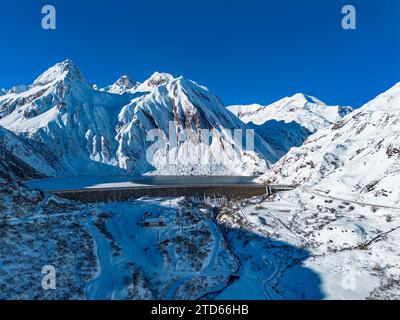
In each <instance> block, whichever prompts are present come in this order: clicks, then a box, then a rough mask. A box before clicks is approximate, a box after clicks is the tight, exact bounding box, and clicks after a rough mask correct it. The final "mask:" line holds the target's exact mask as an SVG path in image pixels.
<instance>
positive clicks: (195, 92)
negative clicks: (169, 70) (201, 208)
mask: <svg viewBox="0 0 400 320" xmlns="http://www.w3.org/2000/svg"><path fill="white" fill-rule="evenodd" d="M136 90H137V92H145V93H146V94H144V95H142V96H140V97H138V98H135V99H133V100H132V102H131V103H130V104H129V105H127V106H125V107H124V108H123V109H122V110H121V112H120V114H119V116H118V119H119V133H118V135H117V139H118V142H119V149H118V154H119V159H120V166H121V167H123V168H130V167H132V166H136V167H137V166H138V165H140V164H143V163H145V161H144V158H145V150H147V147H148V145H149V143H148V142H146V141H145V133H147V132H149V130H151V129H160V130H161V131H162V132H163V134H165V136H166V137H168V138H170V139H177V140H179V139H181V138H182V137H185V134H186V137H187V138H186V139H185V141H183V142H180V143H179V144H178V146H177V147H173V146H172V145H168V142H167V143H165V146H164V147H163V148H160V150H159V151H158V152H156V154H155V155H154V160H153V161H152V165H153V166H154V167H155V168H156V169H157V171H156V172H157V173H159V174H246V175H247V174H252V173H255V172H260V170H263V168H265V167H266V165H267V162H266V161H264V160H263V159H262V158H261V157H260V156H259V155H262V156H263V157H264V159H266V160H267V161H270V162H273V161H274V160H275V159H276V155H275V154H274V151H273V150H272V149H270V148H269V147H268V145H267V144H265V142H264V141H262V139H260V138H259V137H256V139H255V143H256V153H255V152H251V151H250V152H249V151H246V150H245V146H246V144H245V141H244V139H243V147H240V146H238V145H237V144H236V147H237V148H233V147H232V144H233V142H234V141H233V138H232V137H229V134H228V135H226V134H224V129H229V130H228V131H231V129H232V130H233V129H245V124H244V123H243V122H242V121H240V120H239V119H238V118H236V117H235V116H234V115H233V114H231V113H230V112H229V111H228V110H226V108H225V107H224V106H223V105H222V103H221V102H220V101H219V99H218V98H217V97H216V96H215V95H213V94H212V93H211V92H210V91H209V90H208V89H207V88H205V87H203V86H200V85H198V84H196V83H195V82H193V81H191V80H188V79H186V78H184V77H178V78H175V77H173V76H172V75H170V74H166V73H154V74H153V75H152V76H151V77H150V78H149V79H148V80H146V81H145V82H144V83H143V84H141V85H139V86H138V87H137V89H136ZM205 129H207V130H211V133H212V134H211V136H210V137H209V138H208V139H209V141H208V144H207V143H204V142H206V140H204V139H207V138H205V136H203V134H202V132H203V131H202V130H205ZM184 130H186V133H185V132H184ZM225 133H227V132H226V131H225ZM244 133H245V132H244V131H243V134H244ZM200 142H201V143H202V144H201V145H200V148H198V147H197V146H196V144H198V143H200ZM140 143H141V145H142V147H141V148H136V149H135V151H136V153H135V154H130V151H131V150H132V147H133V144H134V145H136V146H137V145H138V144H140ZM167 150H168V151H169V154H166V151H167ZM199 160H200V162H199ZM144 169H145V168H144Z"/></svg>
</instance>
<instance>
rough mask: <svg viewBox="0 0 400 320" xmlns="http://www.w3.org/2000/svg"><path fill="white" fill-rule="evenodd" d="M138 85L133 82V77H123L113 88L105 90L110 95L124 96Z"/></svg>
mask: <svg viewBox="0 0 400 320" xmlns="http://www.w3.org/2000/svg"><path fill="white" fill-rule="evenodd" d="M138 84H139V83H138V82H134V81H133V80H132V77H130V76H128V75H122V76H120V77H119V78H118V80H117V81H115V82H114V83H113V84H112V85H111V86H109V87H107V88H105V90H106V91H108V92H110V93H117V94H123V93H125V92H127V91H129V90H131V89H133V88H135V87H136V86H137V85H138Z"/></svg>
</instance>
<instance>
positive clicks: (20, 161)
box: [0, 126, 53, 179]
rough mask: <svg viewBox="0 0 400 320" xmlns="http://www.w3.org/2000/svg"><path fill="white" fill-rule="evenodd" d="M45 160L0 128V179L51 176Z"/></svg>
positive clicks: (26, 143)
mask: <svg viewBox="0 0 400 320" xmlns="http://www.w3.org/2000/svg"><path fill="white" fill-rule="evenodd" d="M52 173H53V171H52V169H51V167H50V166H49V165H48V164H47V162H46V160H45V159H44V158H43V157H42V156H41V155H38V154H36V152H35V151H34V149H33V147H32V146H31V145H30V143H29V142H28V141H26V140H24V139H22V138H20V137H18V136H16V135H14V134H13V133H12V132H10V131H8V130H6V129H4V128H2V127H1V126H0V177H1V178H3V179H38V178H43V177H46V174H50V175H51V174H52Z"/></svg>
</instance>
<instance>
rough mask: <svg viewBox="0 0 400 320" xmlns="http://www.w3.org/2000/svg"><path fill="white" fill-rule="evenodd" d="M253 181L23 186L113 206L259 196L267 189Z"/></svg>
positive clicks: (72, 180) (86, 180)
mask: <svg viewBox="0 0 400 320" xmlns="http://www.w3.org/2000/svg"><path fill="white" fill-rule="evenodd" d="M255 178H256V177H239V176H115V177H68V178H51V179H44V180H35V181H29V182H27V183H26V185H27V186H28V187H30V188H34V189H39V190H42V191H45V192H47V193H51V194H54V195H56V196H58V197H60V198H64V199H69V200H76V201H81V202H84V203H97V202H117V201H127V200H134V199H138V198H142V197H181V196H187V197H223V198H226V199H227V200H236V199H246V198H251V197H254V196H262V195H266V194H267V193H269V192H271V190H272V189H271V188H267V187H266V186H263V185H260V184H257V183H255V182H254V181H253V180H254V179H255Z"/></svg>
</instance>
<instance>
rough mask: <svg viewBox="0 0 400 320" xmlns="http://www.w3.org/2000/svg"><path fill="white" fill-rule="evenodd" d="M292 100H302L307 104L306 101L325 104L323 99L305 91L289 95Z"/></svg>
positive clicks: (301, 101)
mask: <svg viewBox="0 0 400 320" xmlns="http://www.w3.org/2000/svg"><path fill="white" fill-rule="evenodd" d="M289 98H290V100H291V101H297V102H300V103H302V104H306V103H308V102H309V103H315V104H320V105H325V103H324V102H322V101H321V100H318V99H317V98H315V97H313V96H309V95H307V94H304V93H301V92H300V93H296V94H294V95H293V96H291V97H289Z"/></svg>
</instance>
